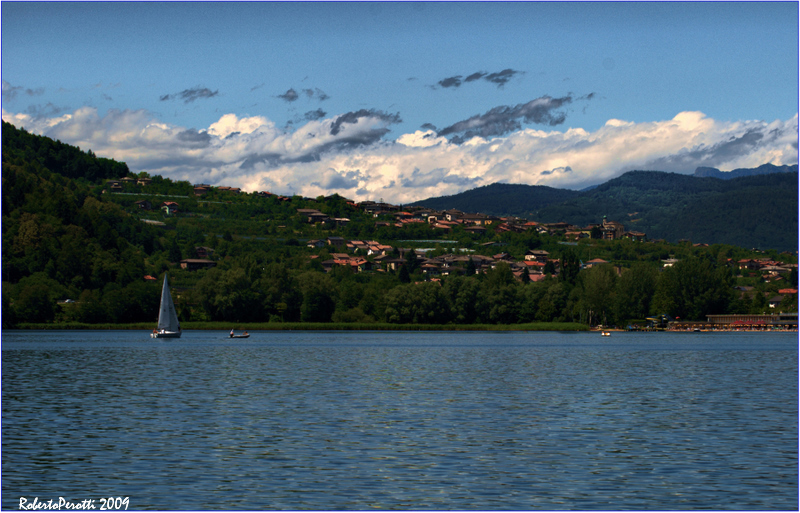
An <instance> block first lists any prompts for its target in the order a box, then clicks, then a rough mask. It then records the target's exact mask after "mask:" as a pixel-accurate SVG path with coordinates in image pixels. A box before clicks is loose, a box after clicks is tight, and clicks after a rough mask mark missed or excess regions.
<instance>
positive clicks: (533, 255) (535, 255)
mask: <svg viewBox="0 0 800 513" xmlns="http://www.w3.org/2000/svg"><path fill="white" fill-rule="evenodd" d="M549 256H550V253H548V252H547V251H545V250H543V249H529V250H528V251H527V252H526V253H525V260H529V261H531V260H532V261H534V262H541V263H543V264H544V263H547V257H549Z"/></svg>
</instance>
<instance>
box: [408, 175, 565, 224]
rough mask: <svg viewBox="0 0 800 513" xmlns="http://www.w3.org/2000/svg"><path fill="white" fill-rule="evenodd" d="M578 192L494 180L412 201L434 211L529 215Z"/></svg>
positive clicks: (413, 204)
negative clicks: (459, 191)
mask: <svg viewBox="0 0 800 513" xmlns="http://www.w3.org/2000/svg"><path fill="white" fill-rule="evenodd" d="M579 195H580V193H579V192H577V191H571V190H568V189H555V188H553V187H547V186H544V185H514V184H507V183H493V184H491V185H486V186H483V187H478V188H477V189H471V190H469V191H465V192H462V193H460V194H455V195H453V196H440V197H437V198H428V199H425V200H422V201H417V202H415V203H412V204H411V206H421V207H425V208H432V209H436V210H450V209H456V210H461V211H462V212H480V213H482V214H487V215H498V216H508V215H513V216H518V217H531V216H532V215H533V214H534V213H535V212H536V211H538V210H539V209H541V208H544V207H546V206H548V205H552V204H554V203H561V202H563V201H567V200H569V199H572V198H575V197H578V196H579Z"/></svg>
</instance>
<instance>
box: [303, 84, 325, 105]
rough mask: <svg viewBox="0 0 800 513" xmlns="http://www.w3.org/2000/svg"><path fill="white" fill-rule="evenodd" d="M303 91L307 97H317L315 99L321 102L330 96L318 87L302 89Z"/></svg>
mask: <svg viewBox="0 0 800 513" xmlns="http://www.w3.org/2000/svg"><path fill="white" fill-rule="evenodd" d="M303 93H304V94H305V95H306V96H307V97H309V98H311V99H317V100H319V101H321V102H322V101H325V100H327V99H328V98H330V96H328V95H327V94H325V92H324V91H321V90H320V89H318V88H316V87H315V88H314V89H303Z"/></svg>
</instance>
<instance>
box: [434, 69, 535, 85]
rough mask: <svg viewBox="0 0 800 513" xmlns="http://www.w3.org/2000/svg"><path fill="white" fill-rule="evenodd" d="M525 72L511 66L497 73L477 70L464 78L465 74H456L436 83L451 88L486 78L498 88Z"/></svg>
mask: <svg viewBox="0 0 800 513" xmlns="http://www.w3.org/2000/svg"><path fill="white" fill-rule="evenodd" d="M522 73H524V71H518V70H513V69H511V68H507V69H504V70H503V71H498V72H496V73H488V72H485V71H476V72H475V73H472V74H470V75H467V78H463V75H454V76H452V77H447V78H443V79H442V80H439V81H438V82H437V83H436V84H437V85H438V86H439V87H442V88H445V89H449V88H451V87H452V88H456V87H461V84H464V83H468V82H475V81H476V80H480V79H483V80H486V81H487V82H491V83H492V84H495V85H496V86H497V87H498V88H501V87H503V86H504V85H506V84H507V83H508V82H509V81H510V80H511V79H512V78H514V77H515V76H517V75H519V74H522Z"/></svg>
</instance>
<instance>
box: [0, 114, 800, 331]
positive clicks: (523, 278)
mask: <svg viewBox="0 0 800 513" xmlns="http://www.w3.org/2000/svg"><path fill="white" fill-rule="evenodd" d="M2 130H3V132H2V140H3V169H2V216H3V217H2V225H3V245H2V265H3V268H2V279H3V287H2V292H3V294H2V301H3V302H2V321H3V328H5V329H11V328H43V327H47V328H63V329H70V328H75V329H87V328H96V329H109V328H112V327H113V328H120V329H126V328H128V329H152V327H153V325H154V323H155V320H156V318H157V316H158V305H159V297H160V291H161V282H162V279H163V276H164V274H165V273H168V275H169V281H170V284H171V287H172V294H173V300H174V302H175V304H176V308H177V311H178V315H179V318H180V320H181V323H182V325H183V327H184V329H186V330H190V329H231V328H233V327H235V328H236V329H239V328H240V327H245V328H247V329H250V330H258V329H373V330H383V329H472V330H479V329H492V330H500V329H521V330H527V329H531V330H535V329H558V330H573V329H587V328H588V327H590V326H596V325H603V326H619V327H626V326H639V327H645V326H646V325H648V324H652V323H653V322H654V321H653V320H654V319H657V320H658V319H665V318H670V319H682V320H700V321H701V320H705V319H706V316H708V315H713V314H729V313H742V314H745V313H753V314H755V313H758V314H764V313H772V312H796V311H797V253H796V252H794V253H791V252H780V251H778V250H777V249H769V248H758V249H756V248H743V247H738V246H733V245H728V244H713V243H712V244H707V243H703V242H702V241H694V242H693V241H688V240H684V241H666V240H651V239H648V238H647V236H646V234H644V233H638V232H627V231H625V230H624V227H623V226H622V223H621V222H618V221H614V220H609V219H605V220H604V219H603V213H602V212H598V213H597V222H596V223H593V224H592V223H590V225H588V226H575V225H571V224H570V221H569V220H568V219H567V220H564V222H561V223H541V222H538V221H537V220H536V219H534V218H522V217H516V216H489V215H483V214H480V213H471V214H470V213H464V212H459V211H455V210H450V211H435V210H431V209H427V208H424V207H414V208H410V207H403V206H401V205H389V204H385V203H382V202H361V203H358V202H355V201H351V200H349V199H347V198H343V197H341V196H338V195H333V196H328V197H318V198H304V197H300V196H292V197H287V196H281V195H278V194H272V193H270V192H269V191H256V192H251V193H243V192H241V191H239V190H238V189H235V188H231V187H224V186H209V185H205V184H190V183H188V182H183V181H173V180H170V179H167V178H163V177H161V176H157V175H156V176H149V175H148V174H147V173H132V172H131V171H130V170H129V169H128V166H127V165H126V164H124V163H122V162H116V161H113V160H111V159H104V158H98V157H97V156H96V155H94V154H93V153H92V152H91V151H86V152H84V151H82V150H81V149H79V148H76V147H73V146H69V145H66V144H63V143H61V142H59V141H54V140H52V139H48V138H46V137H40V136H36V135H33V134H30V133H28V132H26V131H24V130H23V129H18V128H16V127H14V126H13V125H10V124H8V123H5V122H4V123H3V128H2ZM795 176H796V173H795ZM704 179H705V180H709V179H710V178H704ZM764 201H765V202H767V201H769V198H764ZM785 215H795V216H796V212H787V213H785Z"/></svg>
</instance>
